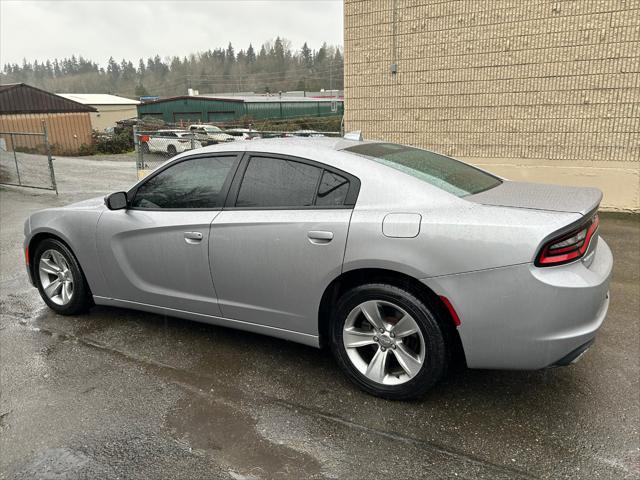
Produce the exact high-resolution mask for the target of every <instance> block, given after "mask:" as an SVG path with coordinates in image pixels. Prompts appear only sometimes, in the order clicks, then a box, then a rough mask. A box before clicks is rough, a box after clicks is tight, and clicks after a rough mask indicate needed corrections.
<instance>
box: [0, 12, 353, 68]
mask: <svg viewBox="0 0 640 480" xmlns="http://www.w3.org/2000/svg"><path fill="white" fill-rule="evenodd" d="M278 35H280V36H281V37H285V38H287V39H288V40H290V41H291V44H292V48H294V49H296V50H297V49H299V48H300V47H301V46H302V44H303V42H305V41H307V42H308V44H309V46H310V47H311V48H312V49H317V48H318V47H319V46H320V45H321V44H322V42H323V41H326V42H327V43H329V44H333V45H342V1H341V0H319V1H315V0H297V1H296V0H289V1H286V0H285V1H267V0H262V1H260V0H258V1H255V0H251V1H250V0H236V1H215V0H208V1H207V0H199V1H181V0H159V1H136V0H133V1H132V0H129V1H124V0H107V1H103V0H74V1H66V0H62V1H61V0H56V1H46V0H31V1H16V0H0V65H4V64H6V63H22V59H23V58H26V59H27V60H30V61H33V60H36V59H37V60H46V59H52V58H55V57H57V58H63V57H70V56H71V55H73V54H75V55H76V56H77V55H82V56H83V57H85V58H90V59H92V60H94V61H97V62H99V63H101V64H102V65H104V64H105V63H106V61H107V59H108V58H109V57H110V56H113V57H114V58H115V59H116V60H118V61H119V60H121V59H122V58H126V59H127V60H132V61H133V62H134V64H136V65H137V59H138V58H141V57H144V58H146V57H149V56H153V55H155V54H159V55H160V56H161V57H163V58H164V57H165V56H173V55H179V56H184V55H188V54H190V53H194V52H199V51H203V50H208V49H213V48H216V47H226V45H227V44H228V42H229V41H231V42H232V43H233V46H234V48H235V50H236V52H237V51H238V50H240V49H246V48H247V46H248V45H249V42H252V43H253V45H254V47H256V45H258V46H259V45H260V44H262V43H263V42H265V41H268V40H273V39H274V38H275V37H276V36H278Z"/></svg>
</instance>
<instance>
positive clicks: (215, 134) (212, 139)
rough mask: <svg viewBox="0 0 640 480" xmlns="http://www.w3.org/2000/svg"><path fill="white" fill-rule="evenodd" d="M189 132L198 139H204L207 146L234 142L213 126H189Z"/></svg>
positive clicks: (229, 136)
mask: <svg viewBox="0 0 640 480" xmlns="http://www.w3.org/2000/svg"><path fill="white" fill-rule="evenodd" d="M189 131H190V132H193V133H195V134H196V135H197V136H198V138H200V137H204V138H206V140H208V143H207V144H208V145H212V144H215V143H224V142H233V141H234V140H235V138H234V137H233V136H232V135H228V134H226V133H224V131H222V129H221V128H219V127H216V126H215V125H190V126H189ZM206 140H205V143H206Z"/></svg>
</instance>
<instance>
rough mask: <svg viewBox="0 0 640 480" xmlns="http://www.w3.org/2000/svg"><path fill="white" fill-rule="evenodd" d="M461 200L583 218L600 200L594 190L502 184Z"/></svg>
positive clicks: (509, 182) (600, 193) (539, 184)
mask: <svg viewBox="0 0 640 480" xmlns="http://www.w3.org/2000/svg"><path fill="white" fill-rule="evenodd" d="M464 199H465V200H469V201H471V202H475V203H480V204H483V205H494V206H499V207H514V208H528V209H532V210H546V211H551V212H567V213H579V214H580V215H586V214H587V213H589V212H591V211H593V210H595V209H596V208H598V205H599V204H600V201H601V200H602V192H601V191H600V190H598V189H597V188H583V187H566V186H560V185H546V184H542V183H526V182H512V181H508V180H506V181H504V182H503V183H502V184H501V185H498V186H497V187H495V188H492V189H490V190H487V191H485V192H481V193H476V194H475V195H469V196H467V197H464Z"/></svg>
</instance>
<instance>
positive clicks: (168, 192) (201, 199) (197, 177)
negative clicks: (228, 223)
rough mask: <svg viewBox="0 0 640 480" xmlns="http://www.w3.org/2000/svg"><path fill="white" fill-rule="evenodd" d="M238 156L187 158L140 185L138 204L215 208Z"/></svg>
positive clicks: (220, 199) (137, 205) (218, 203)
mask: <svg viewBox="0 0 640 480" xmlns="http://www.w3.org/2000/svg"><path fill="white" fill-rule="evenodd" d="M235 158H236V157H211V158H195V159H193V160H186V161H184V162H180V163H178V164H176V165H173V166H171V167H169V168H167V169H166V170H163V171H162V172H160V173H159V174H158V175H155V176H154V177H151V178H150V179H149V180H148V181H146V182H145V183H143V184H142V185H140V187H139V188H138V191H137V192H136V196H135V198H134V199H133V206H134V207H139V208H216V207H220V206H222V203H223V201H224V199H223V198H220V193H221V190H222V186H223V185H224V181H225V180H226V178H227V176H228V175H229V172H230V171H231V167H232V166H233V162H234V160H235Z"/></svg>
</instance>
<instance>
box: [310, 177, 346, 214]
mask: <svg viewBox="0 0 640 480" xmlns="http://www.w3.org/2000/svg"><path fill="white" fill-rule="evenodd" d="M347 193H349V180H347V179H346V178H344V177H343V176H341V175H338V174H337V173H333V172H330V171H328V170H325V171H324V172H323V174H322V180H320V186H319V187H318V197H317V198H316V205H318V206H336V205H344V202H345V200H346V199H347Z"/></svg>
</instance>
